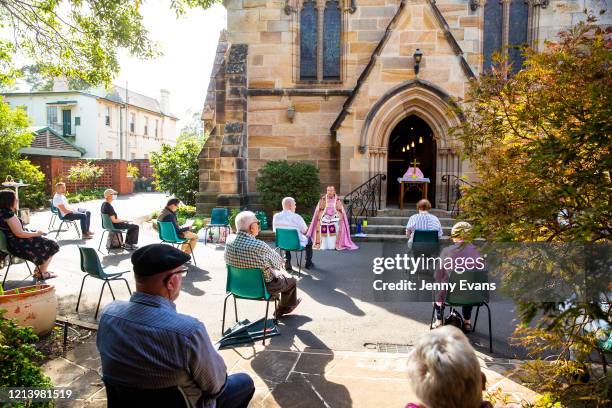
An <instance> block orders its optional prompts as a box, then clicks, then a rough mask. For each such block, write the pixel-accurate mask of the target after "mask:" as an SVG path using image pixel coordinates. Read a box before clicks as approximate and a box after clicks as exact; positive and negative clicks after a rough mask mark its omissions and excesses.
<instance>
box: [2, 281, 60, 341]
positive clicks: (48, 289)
mask: <svg viewBox="0 0 612 408" xmlns="http://www.w3.org/2000/svg"><path fill="white" fill-rule="evenodd" d="M29 289H36V290H34V291H31V292H27V291H28V290H29ZM16 291H17V289H11V290H7V291H5V292H4V295H1V296H0V309H5V310H6V313H5V314H4V317H6V318H14V319H16V320H17V322H18V323H19V324H20V325H22V326H31V327H32V328H33V329H34V332H36V334H45V333H48V332H49V331H51V329H52V328H53V326H54V325H55V318H56V317H57V296H56V295H55V287H54V286H52V285H34V286H25V287H23V288H19V293H15V292H16Z"/></svg>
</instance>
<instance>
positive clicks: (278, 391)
mask: <svg viewBox="0 0 612 408" xmlns="http://www.w3.org/2000/svg"><path fill="white" fill-rule="evenodd" d="M166 199H167V197H165V196H164V195H163V194H159V193H148V194H137V195H134V196H132V197H131V198H129V199H127V198H120V199H119V200H118V201H117V202H116V204H115V209H116V210H117V212H118V214H119V216H120V217H122V218H128V219H132V220H135V221H136V222H139V223H140V224H141V238H140V242H139V245H145V244H148V243H153V242H158V240H157V234H156V231H153V230H152V229H151V224H150V223H147V222H145V220H146V219H147V216H148V215H149V214H150V213H151V212H152V211H154V210H156V209H159V208H161V207H162V206H163V203H164V202H165V201H166ZM100 204H101V201H93V202H88V203H83V204H81V205H79V207H85V208H88V209H90V210H91V211H92V214H93V215H92V221H93V226H92V229H94V230H95V232H96V235H95V237H94V239H93V240H89V241H80V240H76V233H75V232H74V231H73V230H71V231H67V232H63V233H62V234H61V235H60V237H59V240H58V241H59V244H60V246H61V250H60V252H59V253H58V254H57V255H56V257H55V258H54V260H53V262H52V264H51V267H50V270H52V271H54V272H56V273H58V275H59V277H58V278H57V279H54V280H52V281H49V283H52V284H54V285H55V287H56V292H57V295H58V297H59V305H60V306H59V314H60V315H62V316H66V317H69V318H74V319H78V320H81V321H86V322H89V323H94V324H95V320H94V317H93V316H94V312H95V305H96V302H97V300H98V295H99V291H100V287H101V282H99V281H95V280H93V279H88V280H87V281H86V283H85V290H84V295H83V299H82V300H81V308H80V312H79V314H77V313H76V312H75V306H76V301H77V296H78V291H79V287H80V284H81V279H82V277H83V275H82V272H81V271H80V269H79V254H78V248H77V247H78V245H88V246H92V247H97V246H98V243H99V240H100V234H101V228H100V225H99V223H100V220H99V207H100ZM49 217H50V213H49V212H48V211H43V212H38V213H36V214H34V215H33V217H32V225H33V226H34V227H37V228H41V229H44V230H46V227H47V225H48V223H49ZM103 245H104V243H103ZM394 245H395V246H394ZM398 245H399V246H398ZM403 250H405V247H404V246H403V244H401V245H400V244H383V243H380V242H379V243H362V244H361V248H360V249H359V250H358V251H351V252H330V251H326V252H315V255H314V262H315V264H316V268H314V269H313V270H311V271H304V273H303V274H302V277H301V278H300V279H299V282H298V290H299V296H300V297H302V299H303V301H302V304H301V305H300V307H299V308H298V309H297V310H296V312H294V314H292V315H289V316H287V317H285V318H283V319H282V320H281V323H280V325H279V329H280V332H281V335H280V336H277V337H274V338H272V339H271V341H270V344H269V346H267V348H266V349H265V351H264V350H263V349H262V347H261V346H260V345H259V344H258V345H256V346H248V347H239V348H235V349H228V350H223V351H222V354H223V357H224V358H225V360H226V362H227V365H228V367H229V368H230V369H231V370H232V371H249V372H252V373H253V374H254V375H255V377H256V378H257V381H256V385H257V387H258V391H257V396H256V399H255V401H254V403H253V406H291V407H294V406H304V407H310V406H330V407H336V406H389V407H391V406H403V405H405V403H406V402H408V401H410V399H411V397H410V394H409V391H408V388H407V384H406V381H405V380H404V378H405V372H404V371H403V369H402V367H404V366H405V360H406V352H407V351H409V349H410V346H411V345H412V344H414V342H415V340H416V339H417V338H418V337H419V336H421V335H423V334H425V333H427V332H428V330H429V327H428V326H429V319H430V317H431V303H430V302H429V299H420V301H412V300H413V299H410V300H411V301H407V299H403V298H401V297H399V296H398V297H396V298H394V299H393V301H382V300H381V299H374V298H373V296H372V294H371V290H370V287H371V281H372V264H371V262H372V258H374V257H376V256H390V254H394V253H396V252H398V251H403ZM103 251H104V252H106V251H105V250H103ZM100 257H101V260H102V264H103V265H105V266H109V267H111V268H113V269H117V270H130V269H131V264H130V253H128V252H122V253H117V254H112V255H103V254H100ZM196 260H197V267H196V266H193V265H192V266H191V268H190V272H189V274H188V275H187V277H186V278H185V279H184V280H183V291H182V293H181V296H180V297H179V298H178V300H177V308H178V310H179V311H180V312H183V313H187V314H190V315H194V316H196V317H198V318H199V319H201V320H202V321H203V322H204V323H205V325H206V327H207V329H208V331H209V333H210V336H211V338H212V339H213V341H215V340H216V339H218V338H219V337H220V335H221V317H222V316H221V315H222V310H223V299H224V297H225V273H226V272H225V263H224V261H223V246H222V245H211V244H208V245H206V246H204V243H203V242H201V243H200V244H199V246H198V248H197V249H196ZM26 275H27V274H26V273H25V267H24V266H23V265H18V266H16V267H14V269H13V268H11V274H10V276H9V278H8V280H7V287H12V286H15V285H20V284H23V283H22V282H19V281H20V279H22V278H24V277H25V276H26ZM127 279H128V281H129V282H130V285H131V287H132V289H134V287H135V286H134V280H133V276H132V274H131V273H130V274H128V278H127ZM114 290H115V294H116V296H117V298H120V299H127V298H128V296H129V295H128V292H127V289H126V288H125V285H124V284H123V283H116V285H115V287H114ZM110 301H112V298H111V294H110V292H108V291H107V292H106V293H105V295H104V297H103V299H102V306H104V305H105V304H108V303H109V302H110ZM513 309H514V306H513V304H512V303H511V302H508V301H503V300H499V301H495V302H493V303H492V314H493V331H494V344H493V347H494V350H495V353H494V354H490V353H489V352H488V347H486V346H487V343H488V340H487V332H486V327H487V326H486V312H485V311H484V310H483V311H481V312H482V313H481V314H480V317H479V322H478V331H477V333H475V334H472V335H470V340H471V342H472V344H473V345H474V347H475V348H476V349H477V350H478V351H479V352H480V353H481V354H480V357H481V363H482V365H483V367H487V366H488V367H490V368H489V369H488V370H489V371H490V372H489V371H487V376H488V377H489V386H490V387H492V386H499V384H500V381H503V383H504V386H503V389H504V391H507V392H508V393H509V394H512V395H515V396H518V397H516V398H512V399H513V400H520V399H521V398H527V399H531V397H528V396H530V395H531V394H530V392H528V390H526V389H524V388H522V387H520V386H518V385H517V384H514V383H512V382H511V381H510V380H507V379H506V380H504V377H502V376H501V374H502V373H503V372H504V371H505V369H506V368H508V367H509V366H507V364H509V363H508V361H509V359H512V358H517V357H521V353H520V350H514V349H512V348H511V347H509V346H508V341H507V338H508V336H509V335H510V334H511V332H512V329H513V319H514V313H513ZM264 310H265V303H263V302H247V301H238V312H239V318H240V319H244V318H248V319H250V320H256V319H258V318H260V317H263V314H264ZM232 315H233V306H232V305H231V304H230V303H229V302H228V319H229V321H230V322H231V320H232ZM81 347H89V348H90V349H88V350H89V351H87V352H86V353H84V354H83V355H85V356H86V357H87V359H86V361H82V359H79V358H78V356H76V355H75V353H78V351H75V352H73V353H72V354H69V355H68V356H66V358H65V359H58V360H54V361H53V362H50V363H49V367H47V368H48V371H49V372H50V373H51V374H52V377H53V376H54V375H55V374H57V376H58V377H56V378H57V380H56V383H58V384H59V383H61V384H70V383H71V382H73V381H75V380H76V379H77V378H81V380H79V384H80V387H85V385H83V384H86V383H87V382H88V381H90V380H91V384H94V385H92V386H91V387H89V388H88V387H85V388H86V390H85V391H83V393H81V396H82V398H83V401H82V403H81V405H83V404H84V401H85V399H87V398H88V399H89V403H92V402H93V401H94V400H97V399H100V398H103V397H104V396H105V395H104V392H99V388H101V385H100V382H99V377H97V372H98V371H99V360H98V357H97V353H96V352H95V347H94V348H92V347H93V345H92V344H90V345H89V346H88V345H87V343H86V344H85V345H82V346H81ZM389 351H397V352H396V353H389ZM74 364H76V366H78V367H79V368H78V369H74V373H73V368H74V367H73V366H72V365H74ZM62 365H67V366H70V367H72V368H70V369H65V368H62ZM53 373H55V374H53ZM73 374H74V375H73ZM58 381H59V382H58ZM83 381H84V383H83ZM82 383H83V384H82ZM95 384H97V385H95ZM96 387H97V389H96ZM493 389H494V388H493ZM517 390H518V391H517ZM297 393H299V394H297ZM94 394H95V395H94ZM296 395H300V397H299V401H298V400H297V399H296V397H295V396H296ZM375 401H377V402H376V403H375ZM380 401H384V402H383V403H381V402H380ZM100 404H102V403H101V402H100ZM300 404H301V405H300ZM94 405H95V404H94ZM102 406H103V405H102Z"/></svg>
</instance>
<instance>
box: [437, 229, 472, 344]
mask: <svg viewBox="0 0 612 408" xmlns="http://www.w3.org/2000/svg"><path fill="white" fill-rule="evenodd" d="M471 230H472V225H471V224H470V223H469V222H465V221H460V222H458V223H456V224H455V225H453V228H452V229H451V239H452V240H453V245H451V246H448V247H446V248H444V250H442V253H440V258H441V259H458V258H464V259H468V258H471V259H474V260H476V259H478V258H482V257H481V255H480V252H478V248H476V246H475V245H474V244H472V243H471V242H469V241H468V240H469V237H470V231H471ZM451 273H453V271H452V270H451V269H443V268H442V269H439V270H437V271H436V273H435V276H434V278H435V280H436V282H448V280H449V278H450V274H451ZM445 297H446V292H445V291H440V292H438V295H437V300H436V302H434V309H435V311H436V321H435V322H434V323H433V327H434V329H435V328H437V327H440V326H441V325H442V319H443V317H444V298H445ZM472 309H473V307H472V306H462V307H461V314H462V315H463V328H464V330H465V331H466V332H470V331H472V322H471V320H470V319H471V318H472Z"/></svg>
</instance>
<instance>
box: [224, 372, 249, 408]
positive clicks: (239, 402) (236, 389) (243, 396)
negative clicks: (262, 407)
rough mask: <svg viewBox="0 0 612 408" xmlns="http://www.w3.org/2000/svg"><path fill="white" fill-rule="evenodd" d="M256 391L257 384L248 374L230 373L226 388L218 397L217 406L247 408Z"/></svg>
mask: <svg viewBox="0 0 612 408" xmlns="http://www.w3.org/2000/svg"><path fill="white" fill-rule="evenodd" d="M254 393H255V384H254V383H253V379H252V378H251V377H250V376H249V375H248V374H245V373H237V374H232V375H228V376H227V382H226V384H225V389H224V390H223V392H222V393H221V394H220V395H219V396H218V397H217V408H246V407H247V406H248V405H249V401H251V398H253V394H254Z"/></svg>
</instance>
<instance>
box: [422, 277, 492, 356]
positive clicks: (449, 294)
mask: <svg viewBox="0 0 612 408" xmlns="http://www.w3.org/2000/svg"><path fill="white" fill-rule="evenodd" d="M460 280H463V281H465V282H467V283H468V284H475V283H481V284H482V283H488V282H489V277H488V271H487V270H486V269H471V270H466V271H464V272H463V273H457V272H452V273H451V275H450V279H449V282H451V283H456V286H455V290H454V291H446V295H445V298H444V304H443V305H442V307H443V308H445V307H446V306H449V307H450V308H451V312H452V310H453V309H454V308H455V307H461V306H474V307H476V317H475V318H474V325H473V326H472V332H475V331H476V323H477V322H478V312H479V311H480V307H481V306H484V307H486V308H487V314H488V317H489V352H491V353H492V352H493V336H492V330H491V308H490V307H489V291H488V290H460V289H459V288H460V286H459V281H460ZM434 311H435V308H434V309H433V310H432V312H431V322H433V318H434ZM443 317H444V316H443ZM442 322H444V318H443V319H442ZM429 327H430V329H431V328H432V326H431V324H430V326H429Z"/></svg>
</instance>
